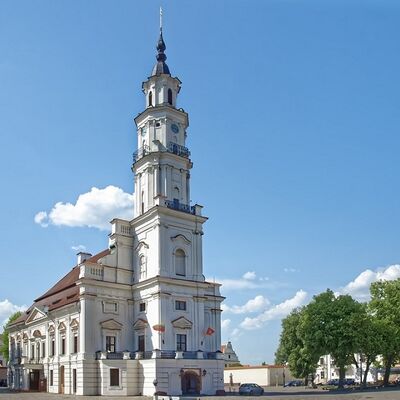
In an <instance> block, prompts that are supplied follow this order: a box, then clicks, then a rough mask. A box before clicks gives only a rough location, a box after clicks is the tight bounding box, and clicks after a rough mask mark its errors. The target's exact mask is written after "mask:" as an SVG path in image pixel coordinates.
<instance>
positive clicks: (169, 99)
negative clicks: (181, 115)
mask: <svg viewBox="0 0 400 400" xmlns="http://www.w3.org/2000/svg"><path fill="white" fill-rule="evenodd" d="M168 103H169V104H171V106H172V90H171V89H168Z"/></svg>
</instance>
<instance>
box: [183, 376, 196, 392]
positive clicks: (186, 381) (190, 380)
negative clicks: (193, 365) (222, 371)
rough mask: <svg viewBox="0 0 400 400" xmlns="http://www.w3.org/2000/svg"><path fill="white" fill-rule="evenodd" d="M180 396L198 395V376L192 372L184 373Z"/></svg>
mask: <svg viewBox="0 0 400 400" xmlns="http://www.w3.org/2000/svg"><path fill="white" fill-rule="evenodd" d="M182 394H200V376H199V374H197V373H196V372H194V371H186V372H185V373H184V374H183V376H182Z"/></svg>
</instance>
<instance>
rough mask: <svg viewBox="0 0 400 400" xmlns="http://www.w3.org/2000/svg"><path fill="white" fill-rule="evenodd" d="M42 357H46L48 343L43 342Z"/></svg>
mask: <svg viewBox="0 0 400 400" xmlns="http://www.w3.org/2000/svg"><path fill="white" fill-rule="evenodd" d="M42 357H46V342H42Z"/></svg>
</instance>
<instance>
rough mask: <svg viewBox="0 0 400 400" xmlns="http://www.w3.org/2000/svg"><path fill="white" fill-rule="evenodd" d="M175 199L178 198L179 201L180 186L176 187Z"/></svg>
mask: <svg viewBox="0 0 400 400" xmlns="http://www.w3.org/2000/svg"><path fill="white" fill-rule="evenodd" d="M173 198H174V199H177V200H178V201H179V188H178V186H175V187H174V197H173Z"/></svg>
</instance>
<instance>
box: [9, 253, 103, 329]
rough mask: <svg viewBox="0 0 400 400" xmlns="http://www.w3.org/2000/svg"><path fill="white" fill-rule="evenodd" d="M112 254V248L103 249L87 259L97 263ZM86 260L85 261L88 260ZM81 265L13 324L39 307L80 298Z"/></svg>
mask: <svg viewBox="0 0 400 400" xmlns="http://www.w3.org/2000/svg"><path fill="white" fill-rule="evenodd" d="M108 254H110V250H103V251H101V252H100V253H98V254H95V255H94V256H92V257H90V258H89V259H87V260H86V261H87V262H92V263H97V262H98V261H99V260H100V259H101V258H103V257H105V256H106V255H108ZM86 261H85V262H86ZM79 272H80V268H79V266H78V265H77V266H75V267H74V268H72V270H71V271H69V272H68V273H67V274H66V275H65V276H64V277H62V278H61V279H60V280H59V281H58V282H57V283H56V284H55V285H54V286H53V287H52V288H50V289H49V290H48V291H47V292H46V293H44V294H43V295H42V296H40V297H38V298H37V299H36V300H35V302H34V303H33V304H32V305H31V306H30V307H29V308H28V309H27V310H26V312H24V313H23V314H22V315H21V316H20V317H19V318H17V319H16V320H15V321H14V322H13V323H12V324H11V325H16V324H19V323H21V322H24V321H26V319H27V318H28V317H29V314H30V312H31V311H32V310H33V309H34V308H35V307H38V308H39V309H40V308H43V307H45V306H46V307H48V309H49V311H52V310H55V309H57V308H60V307H63V306H65V305H67V304H72V303H75V302H76V301H78V300H79V288H78V286H77V285H76V282H77V281H78V279H79Z"/></svg>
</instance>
